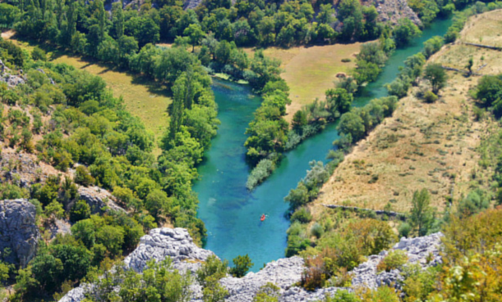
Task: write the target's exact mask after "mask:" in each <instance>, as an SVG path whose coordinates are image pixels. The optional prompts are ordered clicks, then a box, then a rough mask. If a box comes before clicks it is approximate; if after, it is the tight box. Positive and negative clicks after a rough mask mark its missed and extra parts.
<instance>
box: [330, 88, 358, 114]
mask: <svg viewBox="0 0 502 302" xmlns="http://www.w3.org/2000/svg"><path fill="white" fill-rule="evenodd" d="M353 100H354V96H353V95H352V93H348V92H347V90H345V89H343V88H336V89H329V90H327V91H326V101H327V103H328V111H329V112H331V116H332V118H335V117H336V113H337V112H338V113H339V114H344V113H345V112H347V111H349V110H350V107H351V106H352V101H353Z"/></svg>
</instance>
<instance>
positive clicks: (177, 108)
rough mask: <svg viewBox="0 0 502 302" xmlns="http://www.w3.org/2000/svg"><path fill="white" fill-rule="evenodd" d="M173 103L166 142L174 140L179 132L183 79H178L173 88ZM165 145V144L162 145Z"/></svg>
mask: <svg viewBox="0 0 502 302" xmlns="http://www.w3.org/2000/svg"><path fill="white" fill-rule="evenodd" d="M172 89H173V103H172V105H171V106H172V107H171V112H169V115H170V117H171V121H170V123H169V133H168V142H171V141H173V140H174V139H175V138H176V133H178V131H179V130H180V127H181V125H182V123H183V109H184V103H185V96H186V89H187V87H186V86H185V78H184V77H179V78H178V80H176V82H175V83H174V86H173V88H172ZM164 145H165V143H164Z"/></svg>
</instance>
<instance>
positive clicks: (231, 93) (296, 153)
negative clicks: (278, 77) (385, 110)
mask: <svg viewBox="0 0 502 302" xmlns="http://www.w3.org/2000/svg"><path fill="white" fill-rule="evenodd" d="M450 25H451V20H450V19H448V20H436V21H435V22H434V23H433V24H432V25H431V26H430V27H428V28H427V29H425V30H424V31H423V33H422V35H421V36H420V37H418V38H416V39H415V40H414V41H413V42H412V43H411V44H410V45H409V46H408V47H406V48H403V49H398V50H396V51H395V52H394V53H393V54H392V56H391V57H390V58H389V60H388V62H387V65H386V67H385V68H384V69H383V72H382V73H381V74H380V76H379V78H378V80H377V81H376V82H373V83H371V84H369V85H368V86H367V87H366V88H365V90H364V91H363V92H362V93H361V95H360V96H358V97H356V98H355V101H354V106H364V105H365V104H367V103H368V102H369V101H370V100H371V99H374V98H379V97H383V96H387V90H386V89H385V87H384V84H386V83H389V82H391V81H393V80H394V79H395V78H396V76H397V74H398V72H399V66H402V65H403V62H404V61H405V60H406V58H407V57H409V56H411V55H413V54H415V53H417V52H419V51H421V49H422V47H423V42H424V41H426V40H428V39H430V38H432V37H433V36H438V35H439V36H442V35H444V34H445V33H446V31H447V29H448V27H449V26H450ZM213 91H214V94H215V97H216V102H217V103H218V106H219V107H218V112H219V113H218V118H219V119H220V120H221V125H220V128H219V130H218V135H217V136H216V137H215V138H214V139H213V141H212V146H211V148H210V150H209V151H207V152H206V154H205V160H204V162H203V163H202V164H201V166H200V167H199V174H200V180H199V181H197V182H196V183H195V185H194V191H195V192H196V193H198V196H199V200H200V204H199V212H198V215H199V217H200V218H201V219H202V220H203V221H204V222H205V224H206V228H207V232H208V238H207V243H206V245H205V247H204V248H206V249H209V250H211V251H213V252H214V253H215V254H216V255H218V256H219V257H220V258H222V259H228V260H229V261H230V262H231V260H232V259H233V258H235V257H236V256H238V255H244V254H248V255H249V256H250V257H251V259H252V261H253V263H254V266H253V267H252V269H251V271H258V270H259V269H260V268H262V267H263V265H264V264H265V263H267V262H270V261H272V260H276V259H279V258H283V257H284V250H285V248H286V230H287V229H288V227H289V220H287V219H286V218H285V217H284V213H285V212H286V210H287V209H288V204H287V203H285V202H284V197H285V196H286V195H287V194H288V192H289V190H291V189H293V188H295V187H296V185H297V183H298V181H300V180H301V179H302V177H304V176H305V172H306V170H308V168H309V162H310V161H312V160H317V161H319V160H321V161H326V155H327V153H328V151H329V150H330V148H332V142H333V141H334V140H335V139H337V138H338V133H337V131H336V126H335V125H329V126H327V127H326V129H325V130H324V131H323V132H321V133H319V134H317V135H315V136H313V137H311V138H309V139H307V140H305V141H304V142H303V143H302V144H301V145H300V146H298V147H297V148H296V149H295V150H293V151H290V152H288V153H286V154H285V157H284V159H283V160H282V161H281V163H280V165H279V167H278V168H277V169H276V170H275V171H274V173H273V174H272V176H271V177H270V178H269V179H267V180H266V181H265V182H264V183H263V184H261V185H260V186H258V187H257V188H256V189H255V190H254V191H252V192H250V191H248V190H247V189H246V180H247V177H248V174H249V171H250V169H249V167H248V165H247V164H246V162H245V152H246V149H245V148H244V146H243V144H244V142H245V140H246V135H245V134H244V132H245V130H246V128H247V126H248V124H249V122H250V121H251V120H252V119H253V112H254V111H255V110H256V109H257V108H258V107H259V105H260V99H259V97H257V96H254V95H252V93H251V91H250V89H249V88H248V87H247V86H243V85H238V84H234V83H229V82H223V81H218V80H215V81H214V83H213ZM263 213H264V214H267V215H268V216H267V219H266V220H265V221H263V222H261V221H260V216H261V215H262V214H263Z"/></svg>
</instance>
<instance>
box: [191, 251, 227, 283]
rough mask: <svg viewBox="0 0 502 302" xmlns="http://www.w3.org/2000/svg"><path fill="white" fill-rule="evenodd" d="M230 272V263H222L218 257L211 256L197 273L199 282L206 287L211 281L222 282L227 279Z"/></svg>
mask: <svg viewBox="0 0 502 302" xmlns="http://www.w3.org/2000/svg"><path fill="white" fill-rule="evenodd" d="M227 270H228V261H223V262H222V261H220V260H219V259H218V258H217V257H216V256H214V255H211V256H209V257H208V258H207V259H206V261H205V262H204V263H203V264H202V266H201V267H200V269H199V270H198V271H197V277H196V278H197V281H198V282H199V283H200V284H201V285H202V286H205V285H206V283H207V282H208V281H209V278H211V279H212V280H220V279H221V278H223V277H225V276H226V274H227Z"/></svg>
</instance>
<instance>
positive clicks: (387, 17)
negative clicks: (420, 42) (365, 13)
mask: <svg viewBox="0 0 502 302" xmlns="http://www.w3.org/2000/svg"><path fill="white" fill-rule="evenodd" d="M370 3H371V4H373V5H374V6H375V7H376V9H377V11H378V20H379V21H382V22H390V23H392V24H394V25H395V24H397V21H399V20H400V19H403V18H408V19H410V20H411V21H412V22H413V23H415V24H417V25H421V24H422V21H420V18H418V16H417V14H416V13H415V12H414V11H413V10H412V9H411V8H410V7H409V6H408V1H407V0H372V1H371V2H370Z"/></svg>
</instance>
